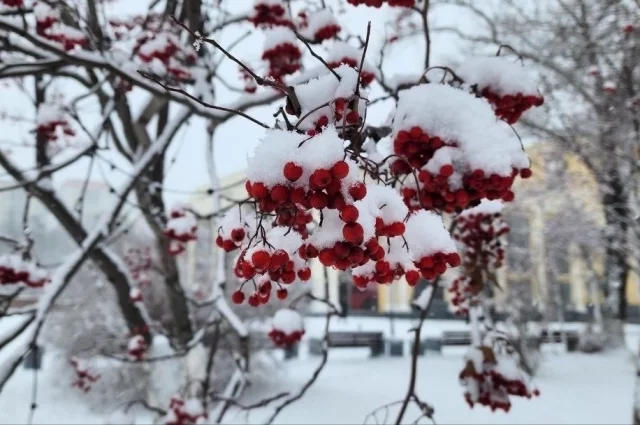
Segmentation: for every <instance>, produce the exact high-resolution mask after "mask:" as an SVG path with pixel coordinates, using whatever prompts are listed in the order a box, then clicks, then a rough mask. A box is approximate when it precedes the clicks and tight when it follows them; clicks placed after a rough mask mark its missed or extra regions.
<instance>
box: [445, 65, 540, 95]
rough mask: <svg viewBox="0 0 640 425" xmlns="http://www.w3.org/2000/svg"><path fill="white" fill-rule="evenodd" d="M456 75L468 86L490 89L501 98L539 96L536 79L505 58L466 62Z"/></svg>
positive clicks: (523, 68)
mask: <svg viewBox="0 0 640 425" xmlns="http://www.w3.org/2000/svg"><path fill="white" fill-rule="evenodd" d="M456 74H457V75H458V76H459V77H460V78H462V79H463V80H464V81H465V83H466V84H468V85H470V86H471V85H477V86H478V90H479V91H482V90H483V89H485V88H489V89H490V90H491V91H492V92H494V93H495V94H497V95H499V96H503V95H508V94H516V93H522V94H523V95H525V96H535V95H538V87H537V85H536V80H535V78H534V77H533V76H532V75H531V73H529V72H528V71H527V69H526V68H525V67H524V66H522V64H520V63H518V62H514V61H513V60H512V59H509V58H507V57H505V56H489V57H476V58H471V59H468V60H467V61H465V62H464V63H463V64H462V65H460V66H459V67H458V69H456Z"/></svg>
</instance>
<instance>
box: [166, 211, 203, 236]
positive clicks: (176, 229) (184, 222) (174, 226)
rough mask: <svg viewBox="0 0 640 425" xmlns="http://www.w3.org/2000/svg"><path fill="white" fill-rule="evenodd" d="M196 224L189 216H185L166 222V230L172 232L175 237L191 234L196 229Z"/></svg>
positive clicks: (193, 218) (192, 217)
mask: <svg viewBox="0 0 640 425" xmlns="http://www.w3.org/2000/svg"><path fill="white" fill-rule="evenodd" d="M197 226H198V222H197V221H196V219H195V217H194V216H193V215H191V214H185V215H183V216H182V217H176V218H171V219H169V220H168V221H167V230H168V231H173V234H175V235H189V234H193V232H194V229H195V228H197Z"/></svg>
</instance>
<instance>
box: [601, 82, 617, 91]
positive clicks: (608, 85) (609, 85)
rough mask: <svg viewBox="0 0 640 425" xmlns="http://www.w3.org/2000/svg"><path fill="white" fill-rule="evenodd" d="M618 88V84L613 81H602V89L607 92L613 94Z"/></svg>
mask: <svg viewBox="0 0 640 425" xmlns="http://www.w3.org/2000/svg"><path fill="white" fill-rule="evenodd" d="M617 89H618V85H617V84H616V83H615V81H611V80H607V81H605V82H603V83H602V90H603V91H604V92H605V93H607V94H613V93H615V92H616V90H617Z"/></svg>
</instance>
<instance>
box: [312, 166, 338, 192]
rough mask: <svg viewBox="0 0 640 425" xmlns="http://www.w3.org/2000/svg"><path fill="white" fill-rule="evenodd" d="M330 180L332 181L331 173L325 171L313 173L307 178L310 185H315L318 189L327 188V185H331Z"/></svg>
mask: <svg viewBox="0 0 640 425" xmlns="http://www.w3.org/2000/svg"><path fill="white" fill-rule="evenodd" d="M331 179H332V176H331V171H329V170H325V169H320V170H316V171H314V172H313V174H312V175H311V177H310V178H309V180H310V183H312V184H314V185H316V186H317V187H319V188H324V187H327V186H329V183H331Z"/></svg>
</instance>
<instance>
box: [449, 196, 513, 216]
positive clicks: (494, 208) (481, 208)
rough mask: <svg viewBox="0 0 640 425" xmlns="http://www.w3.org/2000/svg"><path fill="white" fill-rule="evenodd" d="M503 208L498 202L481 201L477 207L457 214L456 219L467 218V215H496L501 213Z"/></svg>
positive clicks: (500, 202)
mask: <svg viewBox="0 0 640 425" xmlns="http://www.w3.org/2000/svg"><path fill="white" fill-rule="evenodd" d="M503 208H504V204H503V203H502V201H498V200H494V201H489V200H488V199H483V200H482V201H481V202H480V204H479V205H477V206H475V207H473V208H469V209H467V210H464V211H462V212H461V213H460V214H458V217H467V216H469V215H474V214H482V215H491V214H497V213H501V212H502V209H503Z"/></svg>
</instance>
